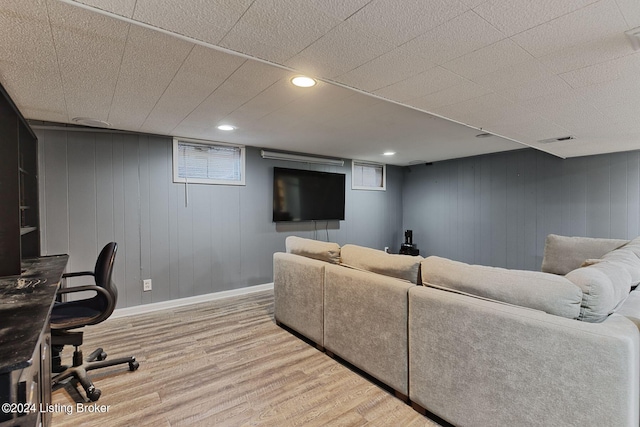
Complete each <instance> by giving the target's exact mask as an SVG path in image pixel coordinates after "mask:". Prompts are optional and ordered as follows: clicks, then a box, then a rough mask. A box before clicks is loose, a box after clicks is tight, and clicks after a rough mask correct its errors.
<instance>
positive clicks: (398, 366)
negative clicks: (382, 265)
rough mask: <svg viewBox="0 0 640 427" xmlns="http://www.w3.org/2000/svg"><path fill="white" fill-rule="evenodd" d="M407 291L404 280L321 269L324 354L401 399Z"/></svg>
mask: <svg viewBox="0 0 640 427" xmlns="http://www.w3.org/2000/svg"><path fill="white" fill-rule="evenodd" d="M412 287H415V285H414V284H412V283H410V282H407V281H404V280H399V279H395V278H392V277H387V276H383V275H380V274H376V273H371V272H366V271H360V270H355V269H351V268H347V267H343V266H334V265H327V267H326V269H325V295H324V344H325V347H326V349H327V350H329V351H331V352H333V353H335V354H336V355H338V356H340V357H341V358H343V359H344V360H346V361H347V362H349V363H351V364H353V365H355V366H356V367H358V368H360V369H362V370H363V371H365V372H367V373H368V374H370V375H372V376H373V377H375V378H377V379H379V380H380V381H382V382H383V383H385V384H387V385H389V386H391V387H392V388H393V389H395V390H396V391H398V392H400V393H402V394H404V395H407V394H408V369H407V368H408V367H407V351H408V348H407V346H408V343H407V313H408V311H407V310H408V295H407V291H408V289H409V288H412Z"/></svg>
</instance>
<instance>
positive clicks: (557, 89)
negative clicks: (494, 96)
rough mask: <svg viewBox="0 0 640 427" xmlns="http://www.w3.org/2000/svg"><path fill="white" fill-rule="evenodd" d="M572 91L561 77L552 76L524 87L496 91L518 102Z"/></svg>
mask: <svg viewBox="0 0 640 427" xmlns="http://www.w3.org/2000/svg"><path fill="white" fill-rule="evenodd" d="M570 89H571V86H569V85H568V84H567V82H565V81H564V80H563V79H561V78H560V77H558V76H550V77H544V78H541V79H539V80H533V81H530V82H527V83H525V84H523V85H519V86H510V87H499V88H496V89H494V90H495V92H496V93H498V94H500V95H502V96H504V97H505V98H507V99H510V100H512V101H515V102H518V101H523V100H526V99H531V98H537V97H540V96H544V95H553V94H558V93H561V92H562V91H567V90H570Z"/></svg>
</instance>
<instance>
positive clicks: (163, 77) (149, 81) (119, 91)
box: [108, 25, 195, 130]
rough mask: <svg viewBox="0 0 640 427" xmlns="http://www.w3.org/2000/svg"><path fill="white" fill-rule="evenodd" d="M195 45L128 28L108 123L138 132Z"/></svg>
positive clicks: (150, 31) (151, 32)
mask: <svg viewBox="0 0 640 427" xmlns="http://www.w3.org/2000/svg"><path fill="white" fill-rule="evenodd" d="M194 46H195V45H194V44H192V43H188V42H185V41H182V40H179V39H176V38H175V37H171V36H167V35H164V34H161V33H158V32H157V31H153V30H148V29H145V28H142V27H138V26H135V25H132V26H131V28H130V29H129V36H128V39H127V44H126V47H125V52H124V56H123V58H122V65H121V68H120V75H119V77H118V83H117V85H116V90H115V94H114V96H113V102H112V105H111V110H110V112H109V118H108V121H109V122H110V123H112V124H113V125H114V126H115V127H117V128H120V129H127V130H138V129H140V126H142V124H143V123H144V121H145V120H146V118H147V116H148V115H149V113H150V112H151V110H152V109H153V107H154V105H155V104H156V103H157V102H158V100H159V99H160V97H161V96H162V94H163V93H164V91H165V90H166V89H167V87H168V86H169V84H170V83H171V80H172V79H173V77H174V76H175V74H176V73H177V71H178V70H179V69H180V66H181V65H182V63H183V62H184V60H185V59H186V57H187V55H188V54H189V52H191V50H192V49H193V47H194Z"/></svg>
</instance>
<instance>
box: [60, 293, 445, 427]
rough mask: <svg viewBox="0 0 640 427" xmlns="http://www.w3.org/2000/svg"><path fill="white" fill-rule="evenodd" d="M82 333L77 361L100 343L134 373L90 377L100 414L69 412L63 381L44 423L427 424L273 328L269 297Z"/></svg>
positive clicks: (114, 322) (70, 395) (71, 393)
mask: <svg viewBox="0 0 640 427" xmlns="http://www.w3.org/2000/svg"><path fill="white" fill-rule="evenodd" d="M84 335H85V344H84V345H83V347H82V348H83V350H84V353H85V355H87V354H89V353H90V352H91V351H93V350H94V349H95V348H97V347H99V346H100V347H103V348H104V350H105V351H106V352H107V353H108V354H109V357H110V358H113V357H120V356H129V355H134V356H136V358H137V359H138V360H139V362H140V369H139V370H137V371H135V372H129V370H128V367H127V365H121V366H116V367H110V368H105V369H102V370H100V371H93V372H92V373H91V374H90V375H91V377H92V379H93V380H94V384H95V385H96V387H98V388H99V389H101V390H102V397H101V398H100V400H99V401H98V402H96V403H97V404H98V405H106V406H108V412H107V413H89V412H84V413H80V412H78V411H77V410H76V400H75V399H78V398H80V396H78V394H77V393H76V392H75V390H74V388H73V387H72V386H71V384H69V385H67V386H66V387H65V388H62V389H58V390H55V391H54V393H53V403H54V405H59V406H60V407H59V408H58V410H57V412H54V414H53V423H52V424H53V426H54V427H62V426H73V427H78V426H108V427H115V426H156V427H160V426H172V427H173V426H208V427H209V426H248V425H259V426H326V425H332V426H333V425H342V426H364V425H369V426H436V425H437V424H435V423H433V422H432V421H430V420H429V419H428V418H426V417H424V416H422V415H420V414H419V413H417V412H416V411H414V410H413V409H411V407H410V406H408V405H407V404H405V403H403V402H402V401H400V400H398V399H397V398H395V397H394V396H393V395H392V394H390V393H389V392H388V391H387V390H385V389H383V388H381V387H380V386H379V385H376V384H374V383H372V382H371V381H369V380H367V379H366V378H364V377H363V376H362V375H359V374H358V373H356V372H353V371H352V370H351V369H349V368H348V367H347V366H345V365H343V364H342V363H340V362H338V361H336V360H333V359H331V358H330V357H328V356H327V355H326V354H324V353H322V352H320V351H318V350H317V349H316V348H315V347H313V346H312V345H310V344H308V343H306V342H304V341H303V340H301V339H299V338H298V337H296V336H294V335H292V334H291V333H289V332H287V331H285V330H284V329H282V328H280V327H278V326H277V325H276V324H275V322H274V319H273V291H263V292H256V293H254V294H250V295H245V296H240V297H233V298H227V299H224V300H218V301H212V302H206V303H202V304H196V305H191V306H186V307H180V308H175V309H170V310H163V311H158V312H154V313H151V314H144V315H137V316H130V317H126V318H120V319H109V320H107V321H106V322H104V323H102V324H100V325H95V326H90V327H86V328H85V334H84ZM69 354H70V352H69V351H67V349H66V348H65V358H66V360H65V361H64V362H65V363H69ZM82 393H83V394H82V397H84V391H83V390H82ZM62 405H65V406H64V407H63V406H62ZM66 405H70V406H66ZM86 406H88V407H90V406H92V404H90V403H89V404H86ZM65 408H72V411H70V412H71V414H67V413H66V412H65ZM54 410H55V406H54Z"/></svg>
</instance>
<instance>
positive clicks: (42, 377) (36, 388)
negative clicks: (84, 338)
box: [0, 255, 69, 427]
mask: <svg viewBox="0 0 640 427" xmlns="http://www.w3.org/2000/svg"><path fill="white" fill-rule="evenodd" d="M68 260H69V256H68V255H56V256H48V257H40V258H30V259H25V260H23V262H22V270H23V272H22V275H20V276H10V277H2V278H0V405H1V407H0V427H8V426H23V427H24V426H37V425H43V426H47V425H49V423H50V421H51V413H50V412H47V411H46V405H48V404H50V403H51V346H50V344H51V332H50V329H49V317H50V316H51V307H53V303H54V301H55V298H56V291H57V290H58V287H59V285H60V280H61V278H62V272H63V271H64V269H65V267H66V265H67V261H68ZM43 409H45V410H44V411H43ZM21 411H23V412H21Z"/></svg>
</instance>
